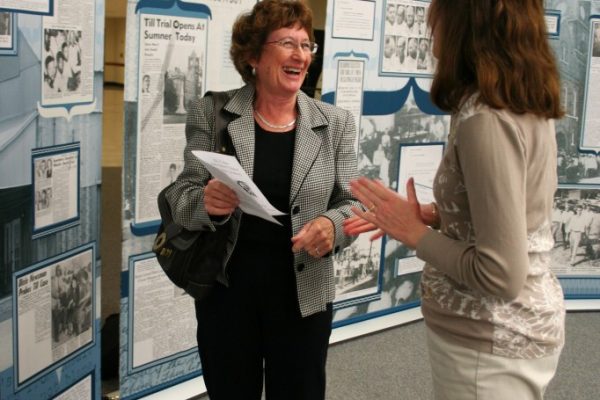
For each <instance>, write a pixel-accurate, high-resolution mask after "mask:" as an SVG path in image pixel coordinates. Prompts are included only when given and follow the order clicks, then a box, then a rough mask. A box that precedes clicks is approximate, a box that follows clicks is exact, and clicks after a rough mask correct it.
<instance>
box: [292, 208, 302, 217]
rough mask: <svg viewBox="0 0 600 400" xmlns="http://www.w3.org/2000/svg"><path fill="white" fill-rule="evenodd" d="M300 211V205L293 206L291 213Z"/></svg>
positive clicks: (294, 213)
mask: <svg viewBox="0 0 600 400" xmlns="http://www.w3.org/2000/svg"><path fill="white" fill-rule="evenodd" d="M299 212H300V206H294V208H292V215H296V214H298V213H299Z"/></svg>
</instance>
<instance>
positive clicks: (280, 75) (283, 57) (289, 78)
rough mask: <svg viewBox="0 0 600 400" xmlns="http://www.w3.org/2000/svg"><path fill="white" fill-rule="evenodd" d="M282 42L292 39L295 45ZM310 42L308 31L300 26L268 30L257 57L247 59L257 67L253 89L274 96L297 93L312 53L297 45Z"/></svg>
mask: <svg viewBox="0 0 600 400" xmlns="http://www.w3.org/2000/svg"><path fill="white" fill-rule="evenodd" d="M284 41H288V42H291V43H292V44H293V45H295V48H293V49H289V48H286V47H284V46H283V45H282V43H283V42H284ZM309 42H310V38H309V36H308V33H307V32H306V30H305V29H304V28H302V27H300V25H294V26H292V27H289V28H279V29H277V30H274V31H273V32H271V33H270V34H269V36H267V40H266V41H265V44H264V45H263V48H262V52H261V55H260V58H259V59H258V60H253V61H251V62H250V65H252V66H253V67H254V68H255V69H256V90H257V91H258V92H262V93H268V94H270V95H275V96H289V95H296V93H297V92H298V91H299V90H300V87H301V86H302V83H303V82H304V78H305V77H306V72H307V71H308V67H309V66H310V63H311V62H312V56H313V54H312V52H310V51H306V50H303V49H302V47H301V46H300V45H301V44H302V43H305V44H306V43H309ZM288 45H289V43H288Z"/></svg>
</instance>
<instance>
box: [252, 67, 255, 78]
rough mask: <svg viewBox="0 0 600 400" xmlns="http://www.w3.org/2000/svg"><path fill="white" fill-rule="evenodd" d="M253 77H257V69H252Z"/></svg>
mask: <svg viewBox="0 0 600 400" xmlns="http://www.w3.org/2000/svg"><path fill="white" fill-rule="evenodd" d="M252 76H256V68H254V67H252Z"/></svg>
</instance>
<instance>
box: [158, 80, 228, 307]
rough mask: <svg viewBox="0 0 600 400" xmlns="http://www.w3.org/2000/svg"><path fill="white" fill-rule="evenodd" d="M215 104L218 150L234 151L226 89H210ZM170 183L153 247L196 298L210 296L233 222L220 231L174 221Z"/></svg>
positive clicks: (169, 273)
mask: <svg viewBox="0 0 600 400" xmlns="http://www.w3.org/2000/svg"><path fill="white" fill-rule="evenodd" d="M206 95H212V97H213V102H214V105H215V123H214V135H215V142H214V143H215V147H214V149H213V151H215V152H217V153H225V154H234V150H233V145H232V143H231V138H230V137H229V135H228V134H227V124H228V122H229V120H228V119H227V114H226V112H224V111H223V106H224V105H225V103H226V102H227V100H228V97H227V95H226V94H225V93H224V92H207V93H206ZM169 187H170V185H169V186H167V187H166V188H164V189H163V190H161V192H160V193H159V194H158V209H159V211H160V218H161V220H162V221H161V224H160V227H159V228H158V233H157V234H156V238H155V239H154V245H153V246H152V251H154V253H155V254H156V259H157V260H158V263H159V264H160V266H161V267H162V269H163V270H164V272H165V274H167V276H168V277H169V279H170V280H171V281H172V282H173V283H174V284H175V285H177V286H179V287H180V288H182V289H184V290H185V291H186V292H187V293H188V294H189V295H190V296H192V297H193V298H194V299H196V300H201V299H203V298H204V297H206V296H207V295H208V294H209V293H210V291H211V290H212V288H213V286H214V284H215V280H216V278H217V275H218V274H219V273H220V272H221V268H222V265H223V259H224V258H225V252H226V246H227V236H228V234H229V230H230V225H231V223H230V222H229V221H227V223H225V224H223V225H217V226H216V231H214V232H213V231H188V230H187V229H185V228H184V227H182V226H181V225H178V224H176V223H175V222H174V221H173V216H172V215H171V207H170V206H169V203H168V202H167V199H166V197H165V193H166V191H167V190H168V189H169Z"/></svg>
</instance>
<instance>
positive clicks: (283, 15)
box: [229, 0, 314, 83]
mask: <svg viewBox="0 0 600 400" xmlns="http://www.w3.org/2000/svg"><path fill="white" fill-rule="evenodd" d="M312 19H313V14H312V11H311V9H310V8H309V7H308V6H307V5H306V3H305V2H304V1H302V0H263V1H259V2H258V3H256V5H255V6H254V8H253V9H252V11H250V12H248V13H245V14H242V15H240V16H239V17H238V18H237V20H236V21H235V23H234V24H233V32H232V33H231V48H230V49H229V54H230V55H231V59H232V60H233V64H234V65H235V69H236V70H237V71H238V72H239V73H240V75H241V76H242V79H243V80H244V82H246V83H254V81H255V77H254V75H252V67H251V66H250V65H249V64H248V62H249V61H250V59H252V58H255V59H258V58H260V54H261V52H262V48H263V45H264V43H265V41H266V40H267V37H268V36H269V34H270V33H271V32H273V31H274V30H277V29H279V28H289V27H291V26H294V25H296V24H299V25H300V26H301V27H302V28H304V29H305V30H306V32H307V33H308V36H309V38H310V40H311V41H314V34H313V27H312Z"/></svg>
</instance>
